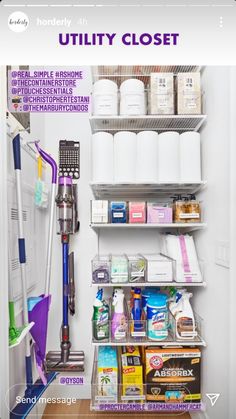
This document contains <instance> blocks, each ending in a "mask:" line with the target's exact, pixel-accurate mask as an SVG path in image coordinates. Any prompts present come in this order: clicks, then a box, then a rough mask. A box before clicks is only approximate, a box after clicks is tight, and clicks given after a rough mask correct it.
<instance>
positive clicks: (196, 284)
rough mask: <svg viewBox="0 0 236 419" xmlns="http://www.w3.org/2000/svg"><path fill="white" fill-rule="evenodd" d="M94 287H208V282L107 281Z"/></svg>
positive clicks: (94, 284) (93, 284) (93, 285)
mask: <svg viewBox="0 0 236 419" xmlns="http://www.w3.org/2000/svg"><path fill="white" fill-rule="evenodd" d="M91 286H92V287H95V288H98V287H100V288H113V287H122V288H123V287H126V288H128V287H138V288H140V287H180V288H183V287H194V288H196V287H206V282H205V281H204V282H174V281H172V282H125V283H121V282H120V283H113V282H105V283H101V284H96V283H92V284H91Z"/></svg>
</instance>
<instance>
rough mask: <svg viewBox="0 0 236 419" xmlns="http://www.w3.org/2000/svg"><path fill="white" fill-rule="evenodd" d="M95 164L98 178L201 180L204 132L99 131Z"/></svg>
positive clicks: (94, 146) (95, 139) (94, 142)
mask: <svg viewBox="0 0 236 419" xmlns="http://www.w3.org/2000/svg"><path fill="white" fill-rule="evenodd" d="M92 167H93V181H94V182H113V181H114V182H117V183H122V182H127V183H128V182H130V183H132V182H138V183H157V182H159V183H168V182H169V183H178V182H185V183H192V182H200V181H201V152H200V134H199V133H196V132H185V133H183V134H181V135H179V133H178V132H173V131H168V132H163V133H161V134H159V135H158V134H157V133H156V132H155V131H141V132H139V133H138V134H135V133H133V132H130V131H119V132H117V133H116V134H115V135H114V137H113V135H112V134H109V133H107V132H98V133H96V134H94V135H93V138H92Z"/></svg>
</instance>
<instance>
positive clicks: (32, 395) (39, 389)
mask: <svg viewBox="0 0 236 419" xmlns="http://www.w3.org/2000/svg"><path fill="white" fill-rule="evenodd" d="M12 145H13V157H14V169H15V178H16V192H17V209H18V246H19V262H20V270H21V281H22V299H23V322H24V324H25V325H28V324H29V317H28V304H27V281H26V246H25V238H24V225H23V205H22V186H21V146H20V135H19V134H17V135H15V137H14V138H13V141H12ZM24 341H25V370H26V390H25V399H27V402H26V403H25V402H24V401H22V402H21V403H19V404H17V405H16V407H15V408H14V409H13V410H12V411H11V413H10V418H11V419H16V418H18V419H19V418H21V419H23V418H26V417H27V416H28V414H29V412H30V411H31V410H32V409H33V407H34V405H35V404H36V403H37V401H38V400H39V398H40V396H41V395H42V394H43V392H44V391H45V390H46V388H47V386H48V385H49V384H50V383H51V381H52V380H53V379H54V378H55V374H50V375H48V376H47V385H44V384H43V383H42V381H41V379H39V380H37V381H36V382H35V383H34V384H33V374H32V359H31V350H30V349H31V348H30V337H29V334H26V336H25V339H24Z"/></svg>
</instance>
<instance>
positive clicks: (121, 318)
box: [111, 292, 128, 340]
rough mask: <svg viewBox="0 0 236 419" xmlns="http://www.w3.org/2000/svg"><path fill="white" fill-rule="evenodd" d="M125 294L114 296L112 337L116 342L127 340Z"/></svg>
mask: <svg viewBox="0 0 236 419" xmlns="http://www.w3.org/2000/svg"><path fill="white" fill-rule="evenodd" d="M124 298H125V296H124V293H123V292H115V293H114V294H113V300H112V307H113V314H112V320H111V336H112V339H114V340H125V338H126V337H127V331H128V320H127V316H126V314H125V308H124Z"/></svg>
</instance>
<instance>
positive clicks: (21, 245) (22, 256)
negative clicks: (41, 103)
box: [12, 134, 33, 387]
mask: <svg viewBox="0 0 236 419" xmlns="http://www.w3.org/2000/svg"><path fill="white" fill-rule="evenodd" d="M12 145H13V157H14V169H15V176H16V191H17V208H18V231H19V233H18V234H19V238H18V251H19V262H20V270H21V281H22V296H23V320H24V324H25V325H28V323H29V317H28V306H27V285H26V284H27V283H26V270H25V264H26V251H25V238H24V226H23V207H22V193H21V191H22V188H21V150H20V134H17V135H16V136H15V137H14V138H13V140H12ZM25 345H26V357H25V363H26V384H27V387H28V386H31V385H32V384H33V377H32V364H31V354H30V338H29V334H27V335H26V337H25Z"/></svg>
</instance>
